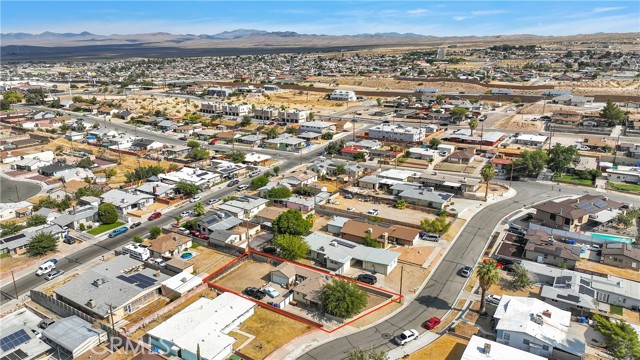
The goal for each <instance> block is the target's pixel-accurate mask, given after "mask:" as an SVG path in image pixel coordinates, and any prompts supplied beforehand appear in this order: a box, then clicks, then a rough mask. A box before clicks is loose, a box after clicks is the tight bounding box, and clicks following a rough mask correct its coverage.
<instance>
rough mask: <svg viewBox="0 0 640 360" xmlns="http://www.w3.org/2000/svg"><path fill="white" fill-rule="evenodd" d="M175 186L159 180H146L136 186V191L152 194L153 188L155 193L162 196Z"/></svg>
mask: <svg viewBox="0 0 640 360" xmlns="http://www.w3.org/2000/svg"><path fill="white" fill-rule="evenodd" d="M175 187H176V186H175V185H173V184H166V183H163V182H159V181H150V182H146V183H144V184H142V185H140V186H138V187H137V188H136V191H139V192H143V193H146V194H153V189H154V188H155V190H156V191H155V194H156V195H159V196H162V195H164V194H165V193H166V192H167V191H170V190H172V189H174V188H175Z"/></svg>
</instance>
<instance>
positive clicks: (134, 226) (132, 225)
mask: <svg viewBox="0 0 640 360" xmlns="http://www.w3.org/2000/svg"><path fill="white" fill-rule="evenodd" d="M152 216H153V215H152ZM149 220H151V219H149ZM140 225H142V223H141V222H140V221H136V222H134V223H133V224H131V225H129V229H135V228H137V227H138V226H140Z"/></svg>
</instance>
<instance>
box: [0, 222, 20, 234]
mask: <svg viewBox="0 0 640 360" xmlns="http://www.w3.org/2000/svg"><path fill="white" fill-rule="evenodd" d="M24 228H25V226H24V225H22V224H18V223H16V222H15V221H8V222H6V223H3V224H0V236H3V237H4V236H8V235H13V234H17V233H18V232H20V231H22V230H24Z"/></svg>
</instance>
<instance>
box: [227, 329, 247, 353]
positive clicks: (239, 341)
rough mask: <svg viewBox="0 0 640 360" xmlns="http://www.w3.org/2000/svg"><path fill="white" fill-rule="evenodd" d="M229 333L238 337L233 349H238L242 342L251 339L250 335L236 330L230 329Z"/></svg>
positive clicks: (233, 336) (235, 337)
mask: <svg viewBox="0 0 640 360" xmlns="http://www.w3.org/2000/svg"><path fill="white" fill-rule="evenodd" d="M227 335H229V336H231V337H232V338H234V339H236V342H235V343H234V344H233V350H238V348H239V347H240V346H242V344H244V342H245V341H247V340H249V337H248V336H246V335H243V334H240V333H239V332H235V331H230V332H229V333H228V334H227Z"/></svg>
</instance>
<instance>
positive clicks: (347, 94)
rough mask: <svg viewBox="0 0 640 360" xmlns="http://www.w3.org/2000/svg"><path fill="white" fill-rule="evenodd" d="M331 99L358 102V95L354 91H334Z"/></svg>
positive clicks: (330, 96)
mask: <svg viewBox="0 0 640 360" xmlns="http://www.w3.org/2000/svg"><path fill="white" fill-rule="evenodd" d="M329 99H331V100H340V101H356V100H358V98H357V97H356V93H355V92H354V91H353V90H333V92H332V93H331V95H329Z"/></svg>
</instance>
